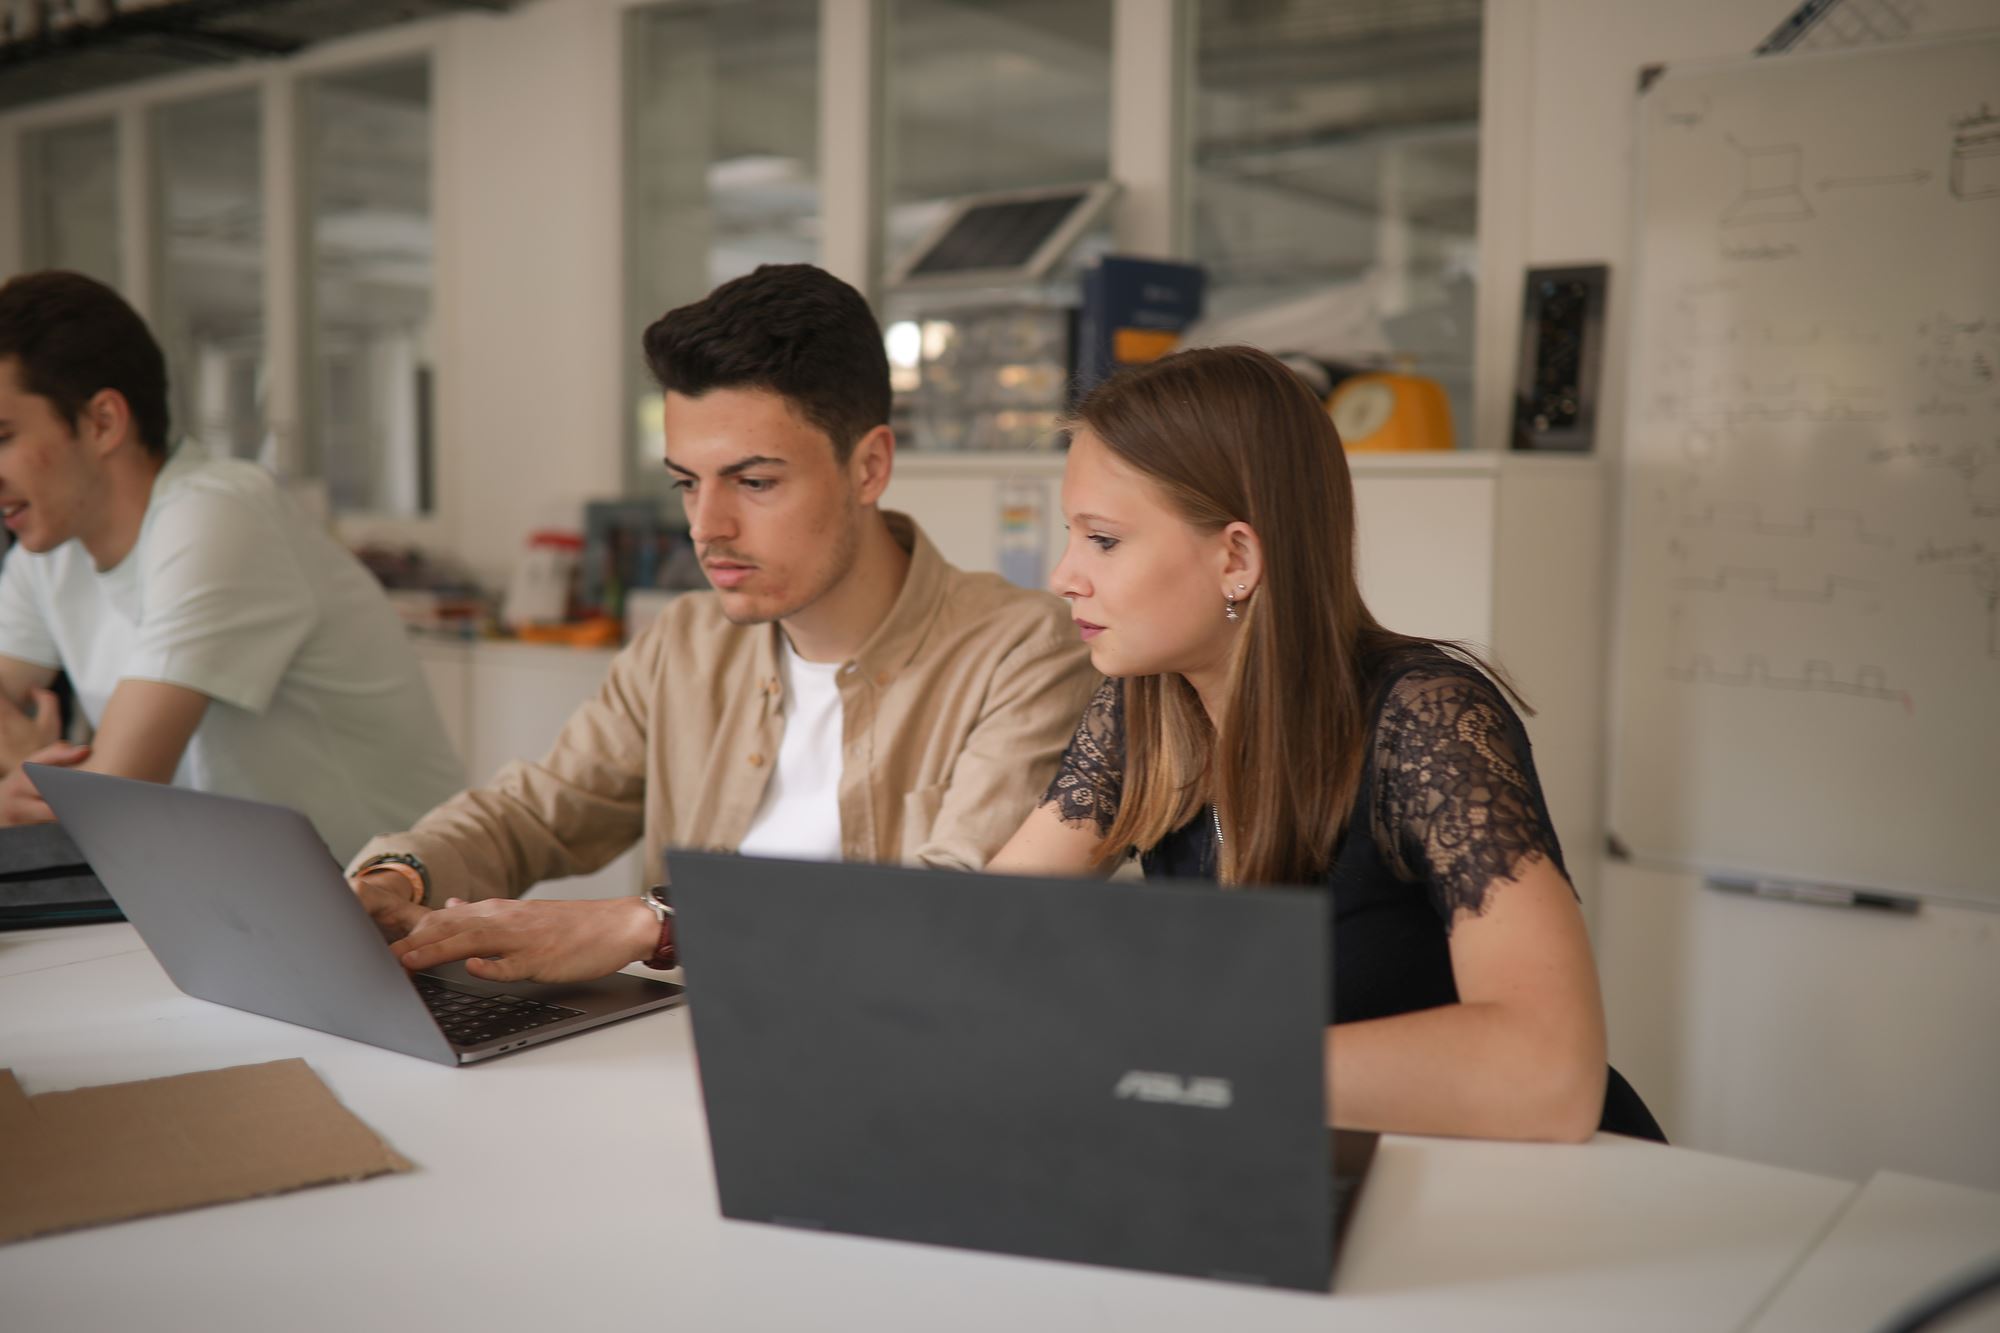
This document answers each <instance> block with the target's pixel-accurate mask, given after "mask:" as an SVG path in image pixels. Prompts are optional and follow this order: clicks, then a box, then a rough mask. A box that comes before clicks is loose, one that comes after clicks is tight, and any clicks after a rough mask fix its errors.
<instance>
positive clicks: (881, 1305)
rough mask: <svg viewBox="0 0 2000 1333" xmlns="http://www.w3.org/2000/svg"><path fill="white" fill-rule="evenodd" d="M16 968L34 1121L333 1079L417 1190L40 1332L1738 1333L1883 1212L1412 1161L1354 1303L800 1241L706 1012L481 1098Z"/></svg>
mask: <svg viewBox="0 0 2000 1333" xmlns="http://www.w3.org/2000/svg"><path fill="white" fill-rule="evenodd" d="M0 938H4V940H5V943H4V944H0V1065H8V1066H11V1067H12V1068H13V1069H14V1070H15V1072H16V1074H17V1075H18V1076H19V1078H20V1079H21V1082H22V1084H23V1085H24V1086H25V1088H26V1090H27V1091H28V1092H30V1093H36V1092H44V1091H50V1090H54V1089H60V1088H69V1087H76V1086H82V1085H87V1084H96V1083H109V1082H118V1081H123V1080H127V1079H135V1078H147V1077H153V1076H158V1075H164V1074H175V1073H184V1072H187V1071H190V1070H197V1069H209V1068H216V1067H220V1066H224V1065H232V1064H243V1063H249V1062H253V1061H261V1060H273V1059H279V1058H283V1057H288V1056H302V1057H304V1058H305V1059H306V1060H307V1061H309V1062H310V1063H311V1064H312V1066H313V1068H314V1069H315V1070H317V1071H318V1073H319V1074H320V1076H321V1077H322V1078H324V1079H325V1080H326V1082H327V1083H328V1085H329V1086H331V1087H332V1088H333V1090H334V1092H335V1093H336V1094H338V1095H339V1096H340V1098H341V1099H342V1100H343V1101H344V1102H346V1104H347V1105H348V1106H349V1107H351V1108H352V1109H353V1110H354V1111H355V1112H356V1113H357V1114H358V1115H360V1116H361V1117H362V1118H363V1119H364V1120H366V1121H367V1122H368V1123H369V1124H370V1125H371V1126H373V1127H374V1128H375V1129H376V1131H377V1132H379V1133H380V1134H382V1135H383V1137H385V1138H386V1139H388V1140H389V1142H390V1143H392V1144H393V1145H394V1146H395V1147H396V1148H397V1149H398V1150H399V1151H401V1152H402V1153H404V1154H405V1155H407V1156H408V1157H410V1158H411V1159H412V1160H414V1161H415V1162H416V1163H417V1164H418V1169H417V1170H416V1171H415V1172H413V1173H411V1174H408V1175H403V1176H393V1177H384V1178H380V1179H376V1180H371V1181H365V1182H362V1183H360V1184H352V1185H337V1186H332V1187H329V1188H325V1189H317V1190H308V1191H304V1192H301V1193H298V1194H292V1195H286V1196H282V1197H279V1198H272V1199H258V1200H253V1201H249V1202H245V1203H234V1204H227V1205H224V1206H220V1207H215V1208H209V1209H203V1210H200V1211H197V1212H192V1213H182V1214H178V1215H175V1216H171V1217H162V1218H152V1219H147V1220H142V1221H138V1222H130V1223H124V1224H121V1225H118V1226H113V1227H102V1228H97V1229H94V1230H89V1231H81V1232H74V1233H71V1234H68V1235H62V1236H52V1237H45V1238H43V1239H40V1240H34V1241H28V1242H24V1243H21V1244H17V1245H12V1246H6V1247H0V1327H4V1328H5V1329H7V1330H8V1331H9V1333H39V1331H40V1330H49V1329H63V1330H71V1329H74V1330H92V1331H93V1333H95V1331H96V1330H106V1329H123V1328H131V1329H141V1328H143V1329H147V1330H155V1329H158V1330H168V1329H189V1330H201V1331H202V1333H216V1331H218V1330H232V1329H258V1330H264V1329H274V1330H275V1329H285V1330H294V1329H362V1328H382V1327H393V1328H399V1329H424V1328H448V1329H455V1328H478V1329H480V1330H482V1333H485V1331H486V1330H510V1329H523V1330H526V1329H536V1330H543V1329H550V1328H557V1329H568V1328H577V1327H583V1326H590V1327H597V1328H612V1329H616V1328H621V1327H623V1328H641V1327H665V1328H677V1329H684V1330H701V1331H702V1333H706V1331H707V1330H718V1329H721V1330H727V1329H742V1330H746V1331H748V1330H757V1331H759V1333H762V1331H764V1330H778V1329H783V1330H794V1329H816V1328H853V1329H867V1330H871V1331H873V1330H890V1329H911V1330H923V1331H924V1333H935V1331H936V1330H940V1329H951V1330H996V1331H998V1330H1006V1331H1007V1333H1019V1331H1022V1330H1030V1329H1032V1330H1037V1333H1040V1330H1045V1329H1123V1328H1145V1329H1148V1330H1153V1331H1156V1333H1197V1331H1198V1333H1217V1330H1236V1329H1249V1328H1254V1329H1257V1330H1259V1331H1260V1333H1262V1331H1263V1330H1272V1331H1274V1333H1283V1331H1284V1330H1293V1329H1298V1330H1305V1329H1313V1330H1324V1329H1327V1328H1329V1327H1337V1328H1339V1329H1341V1330H1342V1331H1343V1333H1369V1331H1371V1330H1425V1331H1426V1333H1428V1331H1429V1330H1436V1329H1455V1328H1478V1329H1483V1330H1522V1331H1523V1333H1529V1331H1530V1330H1532V1333H1556V1331H1557V1330H1563V1329H1576V1330H1587V1331H1588V1333H1602V1331H1603V1330H1606V1329H1619V1330H1647V1329H1659V1330H1663V1331H1664V1330H1672V1331H1673V1333H1687V1330H1700V1329H1716V1330H1732V1329H1735V1328H1737V1327H1738V1326H1740V1325H1741V1324H1742V1323H1743V1321H1744V1320H1746V1319H1747V1318H1749V1316H1750V1314H1751V1312H1752V1311H1753V1310H1755V1309H1756V1308H1757V1307H1758V1306H1759V1305H1760V1303H1761V1302H1763V1301H1764V1300H1765V1298H1766V1297H1767V1295H1768V1294H1769V1292H1770V1291H1771V1290H1772V1288H1773V1287H1775V1286H1776V1285H1777V1283H1778V1282H1779V1280H1780V1279H1781V1278H1782V1277H1783V1276H1784V1275H1785V1274H1786V1273H1787V1272H1789V1271H1790V1270H1791V1269H1792V1268H1793V1267H1794V1266H1795V1265H1796V1264H1797V1262H1798V1260H1799V1257H1800V1256H1801V1255H1803V1254H1804V1253H1805V1251H1806V1249H1807V1247H1808V1246H1809V1245H1810V1244H1811V1243H1812V1242H1813V1240H1814V1239H1815V1238H1816V1237H1818V1236H1819V1235H1820V1234H1821V1233H1822V1232H1823V1231H1824V1229H1825V1228H1826V1225H1827V1223H1828V1221H1829V1220H1830V1219H1831V1218H1832V1217H1833V1216H1834V1214H1835V1213H1836V1211H1837V1210H1838V1209H1839V1207H1840V1205H1841V1203H1842V1202H1843V1200H1845V1199H1846V1198H1847V1197H1848V1195H1849V1194H1850V1193H1851V1191H1852V1186H1851V1185H1849V1184H1848V1183H1847V1182H1844V1181H1836V1180H1828V1179H1824V1178H1821V1177H1818V1176H1810V1175H1803V1174H1800V1173H1798V1172H1793V1171H1784V1170H1779V1169H1775V1168H1769V1167H1762V1166H1756V1165H1752V1164H1749V1163H1744V1162H1736V1161H1730V1160H1727V1159H1724V1158H1718V1157H1710V1156H1706V1155H1703V1154H1700V1153H1694V1152H1689V1151H1685V1150H1681V1149H1672V1148H1661V1147H1659V1146H1657V1145H1650V1144H1642V1143H1637V1142H1633V1141H1629V1140H1621V1139H1616V1138H1600V1139H1598V1140H1597V1141H1595V1142H1593V1143H1590V1144H1585V1145H1582V1146H1576V1147H1540V1146H1526V1145H1516V1144H1497V1143H1471V1142H1454V1141H1447V1140H1430V1139H1414V1138H1400V1137H1391V1138H1387V1139H1385V1140H1384V1141H1383V1144H1382V1147H1381V1150H1380V1153H1379V1155H1378V1157H1377V1160H1376V1165H1375V1169H1374V1172H1373V1174H1372V1175H1371V1176H1370V1178H1369V1180H1368V1183H1367V1185H1366V1186H1365V1187H1364V1190H1363V1193H1362V1197H1361V1203H1360V1208H1359V1211H1358V1213H1357V1215H1356V1217H1355V1219H1354V1222H1353V1227H1352V1229H1351V1231H1350V1232H1349V1239H1348V1247H1347V1250H1346V1253H1345V1254H1344V1256H1343V1258H1342V1260H1341V1264H1340V1268H1339V1271H1338V1274H1337V1277H1336V1293H1337V1294H1335V1295H1333V1296H1331V1297H1326V1296H1313V1295H1301V1294H1297V1293H1290V1292H1271V1291H1262V1290H1257V1289H1253V1288H1245V1287H1235V1286H1228V1285H1224V1284H1220V1283H1213V1282H1202V1281H1195V1280H1191V1279H1181V1278H1168V1277H1155V1276H1149V1275H1145V1274H1136V1273H1125V1272H1119V1271H1115V1270H1110V1269H1098V1268H1089V1267H1084V1266H1081V1265H1073V1264H1061V1263H1050V1262H1043V1261H1038V1260H1028V1259H1016V1258H1009V1257H1004V1256H996V1255H986V1254H975V1253H970V1252H965V1251H958V1250H948V1249H943V1248H936V1247H930V1246H922V1245H909V1244H900V1243H893V1242H887V1241H876V1240H865V1239H860V1238H855V1237H847V1236H838V1235H826V1234H813V1233H806V1232H799V1231H790V1230H785V1229H782V1228H778V1227H770V1226H761V1225H754V1224H747V1223H740V1222H726V1221H724V1220H722V1219H721V1218H720V1217H719V1216H718V1214H717V1212H716V1203H715V1184H714V1178H713V1175H712V1172H711V1170H710V1167H709V1158H708V1144H707V1137H706V1132H705V1130H704V1127H703V1121H702V1112H701V1104H700V1096H699V1092H698V1089H697V1086H696V1082H695V1071H694V1062H693V1053H692V1045H691V1042H690V1038H689V1029H688V1022H687V1015H686V1013H685V1012H683V1011H673V1012H668V1013H662V1014H652V1015H648V1016H646V1017H642V1018H638V1019H633V1020H631V1021H628V1022H626V1023H623V1024H619V1025H617V1026H615V1027H612V1028H609V1029H606V1030H604V1031H600V1032H594V1033H586V1034H584V1035H582V1036H578V1037H574V1038H570V1039H568V1040H565V1041H560V1042H554V1043H551V1044H549V1045H547V1046H542V1047H537V1048H535V1049H533V1050H529V1051H525V1052H521V1053H519V1054H515V1055H510V1056H507V1057H505V1058H503V1059H499V1060H495V1061H492V1062H491V1063H489V1064H482V1065H478V1066H475V1067H472V1068H468V1069H451V1068H446V1067H444V1066H440V1065H431V1064H426V1063H423V1062H421V1061H417V1060H413V1059H409V1058H406V1057H403V1056H398V1055H393V1054H390V1053H388V1052H385V1051H378V1050H375V1049H373V1048H372V1047H367V1046H361V1045H357V1044H355V1043H352V1042H347V1041H342V1040H340V1039H338V1038H334V1037H328V1036H324V1035H322V1034H319V1033H316V1032H311V1031H308V1030H305V1029H302V1028H296V1027H291V1026H288V1025H286V1024H282V1023H276V1022H272V1021H270V1020H267V1019H262V1018H257V1017H254V1016H251V1015H248V1014H242V1013H238V1012H236V1011H234V1010H230V1009H224V1008H220V1007H218V1006H215V1005H210V1004H206V1003H203V1002H202V1001H199V1000H193V999H189V998H187V997H186V996H183V995H181V994H180V993H179V992H178V991H176V990H175V989H174V988H173V987H172V985H171V984H170V983H169V982H168V981H167V980H166V977H165V975H164V974H163V973H162V972H161V971H160V970H159V967H158V965H157V964H155V963H154V961H153V959H152V956H151V954H149V953H146V952H143V951H140V950H137V949H135V947H134V946H135V945H136V943H137V941H136V937H135V936H134V935H133V933H132V931H131V928H130V927H128V926H91V927H76V928H71V929H68V930H60V931H52V932H42V933H39V934H31V935H21V934H15V935H11V936H5V937H0ZM0 1188H4V1182H0Z"/></svg>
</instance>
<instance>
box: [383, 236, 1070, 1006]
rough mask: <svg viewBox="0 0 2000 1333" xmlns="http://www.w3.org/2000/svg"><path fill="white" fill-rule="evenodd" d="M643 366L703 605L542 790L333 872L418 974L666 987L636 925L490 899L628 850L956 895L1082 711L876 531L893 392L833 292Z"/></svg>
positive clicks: (917, 555) (850, 302) (771, 270)
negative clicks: (945, 875) (699, 569)
mask: <svg viewBox="0 0 2000 1333" xmlns="http://www.w3.org/2000/svg"><path fill="white" fill-rule="evenodd" d="M645 348H646V358H647V361H648V363H649V364H650V365H651V367H652V370H653V374H654V376H655V377H656V378H657V379H658V380H659V382H660V385H661V387H662V388H663V389H664V390H665V391H666V402H665V427H666V428H665V445H666V460H665V461H666V467H667V470H668V472H670V473H671V474H672V476H673V478H674V484H675V486H676V487H677V488H678V489H679V490H680V491H681V493H682V495H683V497H684V499H685V500H686V504H687V516H688V528H689V535H690V536H691V537H692V538H693V540H694V544H695V548H696V551H697V552H698V553H699V555H700V557H701V562H702V566H703V568H704V569H706V570H707V571H708V577H709V581H710V582H711V583H712V584H713V585H714V589H715V590H714V591H713V592H709V593H698V594H689V595H687V596H685V597H681V598H679V599H678V600H676V601H675V602H673V603H672V604H671V605H670V606H669V607H668V609H667V610H666V611H664V612H663V613H662V614H661V616H660V618H659V619H658V620H657V621H656V622H655V623H654V624H653V626H652V627H651V628H650V629H648V630H647V631H646V632H645V633H644V634H642V635H641V636H639V638H638V639H636V640H635V641H634V642H633V643H632V644H631V645H630V646H629V647H627V648H626V649H625V651H624V652H622V653H620V654H619V656H618V658H617V660H616V661H615V662H614V663H613V664H612V667H611V670H610V674H609V676H608V677H607V678H606V680H605V682H604V685H603V688H602V689H600V690H599V691H598V693H597V696H596V697H595V698H594V699H592V700H591V701H590V702H589V703H587V704H585V705H584V706H583V707H582V708H580V709H579V710H578V711H577V712H576V714H575V715H574V716H573V717H572V718H571V719H570V721H569V723H568V725H567V726H565V728H564V729H563V731H562V734H561V735H560V736H558V737H557V738H556V742H555V746H554V748H553V749H551V750H550V751H549V753H548V755H547V757H546V758H544V759H543V760H542V761H541V762H540V763H538V764H520V763H516V764H510V765H508V766H507V767H506V768H504V769H502V770H501V772H500V774H499V776H498V777H496V778H495V779H494V781H493V784H492V785H491V786H489V787H484V788H480V789H478V790H474V791H469V792H466V793H464V794H463V795H461V796H458V797H457V798H455V799H454V800H452V801H451V802H450V803H448V804H446V805H445V806H443V807H441V808H440V809H438V810H435V811H433V812H432V813H431V814H430V815H428V816H426V817H425V818H424V819H423V820H422V821H421V822H420V823H419V824H418V825H417V826H416V828H414V829H412V830H411V831H410V832H409V833H407V834H404V835H401V836H398V837H390V838H380V839H377V840H376V841H375V842H374V843H372V844H370V845H369V847H368V848H367V849H366V850H365V851H364V853H363V855H362V856H361V857H359V858H357V860H356V862H355V865H354V871H355V872H356V878H355V888H356V892H358V893H359V894H360V895H361V897H362V900H363V902H364V903H366V904H367V906H368V908H369V911H370V912H371V913H372V914H373V915H374V917H375V919H376V922H377V924H378V925H380V926H381V927H382V929H383V932H384V934H385V935H388V936H389V937H391V938H392V939H394V940H395V941H396V943H395V946H394V947H395V949H396V952H397V953H398V954H399V955H400V956H401V958H402V960H403V963H404V964H405V965H406V966H407V967H409V968H411V969H413V970H415V969H422V968H427V967H435V966H437V965H439V964H441V963H445V962H452V961H456V960H460V959H464V960H466V963H467V967H468V969H469V970H471V971H472V972H473V974H474V975H476V976H479V977H483V978H486V979H488V980H494V981H508V980H526V979H533V980H542V981H569V980H581V979H585V978H589V977H596V976H602V975H604V974H606V973H609V972H614V971H616V970H617V969H619V968H620V967H623V966H625V965H627V964H629V963H633V962H639V961H648V962H653V963H655V964H656V965H666V964H668V963H669V961H670V959H671V957H672V954H671V919H670V918H668V917H667V916H666V915H665V912H664V910H663V909H662V908H661V907H660V906H659V905H657V904H649V901H648V899H647V898H645V897H644V896H641V897H632V898H620V899H610V900H603V901H593V902H562V901H536V902H517V901H513V900H512V899H513V898H514V897H515V896H516V895H519V894H520V893H522V892H523V891H525V890H526V889H528V888H529V887H531V886H532V885H534V884H535V883H537V882H539V881H541V880H544V879H551V878H555V877H557V876H563V875H575V874H581V873H587V872H589V871H592V870H595V869H597V868H598V867H600V866H603V865H605V864H606V863H608V862H609V861H610V860H611V859H612V858H613V857H615V856H617V855H618V854H619V853H621V852H623V851H624V850H625V849H626V848H628V847H629V846H631V845H632V842H633V840H634V839H637V838H641V837H643V838H644V840H645V852H646V873H647V875H648V877H649V879H650V880H651V881H653V882H658V881H660V880H661V879H662V878H663V855H662V854H663V853H664V852H665V851H666V850H667V849H669V848H672V847H696V846H699V847H704V848H711V849H714V850H717V851H742V852H746V853H759V854H763V855H775V856H791V857H820V858H829V859H831V858H844V859H848V860H867V861H905V862H918V863H922V864H926V865H937V866H955V867H962V868H965V869H978V868H980V867H982V866H984V865H985V863H986V859H987V858H988V857H989V856H991V855H992V854H993V852H994V851H995V850H997V849H998V848H999V846H1000V845H1001V844H1002V843H1003V842H1005V841H1006V840H1007V837H1008V835H1009V834H1010V833H1011V832H1012V831H1013V829H1014V828H1015V827H1016V826H1018V825H1019V823H1020V821H1021V820H1022V819H1023V818H1024V817H1025V816H1026V815H1027V812H1028V811H1029V809H1030V808H1032V806H1033V805H1034V803H1035V800H1036V798H1037V797H1038V796H1040V794H1041V792H1042V789H1043V788H1044V787H1045V786H1046V785H1047V783H1048V780H1049V777H1050V775H1051V773H1052V772H1053V771H1054V767H1055V762H1056V759H1057V756H1058V755H1060V754H1061V752H1062V749H1063V746H1064V744H1065V743H1066V742H1067V741H1068V739H1069V737H1070V733H1071V732H1072V731H1074V730H1075V728H1076V720H1077V718H1078V717H1079V716H1080V715H1081V712H1082V709H1083V706H1084V703H1085V701H1086V700H1087V699H1088V698H1089V696H1090V693H1091V691H1092V689H1093V688H1094V686H1095V684H1096V676H1095V673H1094V672H1093V671H1092V670H1091V667H1090V662H1089V658H1088V655H1087V654H1086V653H1085V652H1084V651H1083V646H1082V643H1081V641H1080V640H1079V639H1078V637H1077V635H1076V631H1075V629H1074V628H1073V627H1072V625H1071V624H1070V618H1069V614H1068V612H1067V610H1065V609H1064V607H1063V605H1062V603H1061V602H1059V601H1057V600H1056V599H1055V598H1053V597H1051V596H1049V595H1048V594H1046V593H1042V592H1029V591H1027V590H1025V589H1020V588H1016V587H1014V586H1012V585H1011V584H1009V583H1007V582H1005V581H1004V580H1002V579H1000V578H998V577H996V576H993V575H990V574H965V573H962V572H960V571H958V570H956V569H953V568H952V567H951V566H949V565H947V564H946V563H945V562H944V561H943V560H942V559H941V558H940V557H939V556H938V553H937V551H936V549H935V548H934V547H932V545H931V544H930V542H929V541H928V540H926V539H925V537H924V535H923V533H922V532H920V531H919V530H918V529H917V527H916V525H915V524H914V523H912V522H911V521H910V520H909V519H908V518H906V517H904V516H902V515H900V514H892V513H885V512H883V511H882V510H880V509H878V508H877V507H876V502H877V500H879V499H880V498H881V495H882V492H883V490H884V489H885V488H886V487H887V486H888V484H889V474H890V469H891V466H892V464H893V462H894V456H895V438H894V436H893V435H892V434H891V432H890V429H889V426H888V420H889V397H890V391H889V363H888V358H887V356H886V355H885V353H884V351H883V346H882V335H881V331H880V329H879V328H877V326H876V323H875V317H874V315H873V314H872V313H871V312H870V311H869V309H868V305H867V302H865V301H864V300H862V298H861V295H860V293H858V292H856V291H855V290H854V289H853V288H852V287H849V286H848V285H847V284H846V283H844V282H841V281H840V280H839V279H837V278H835V277H833V276H831V275H830V274H827V273H825V272H822V271H821V270H819V269H817V268H813V267H812V266H810V265H806V264H792V265H766V266H765V267H763V268H760V269H758V270H757V271H756V272H755V273H753V274H751V275H749V276H748V277H743V278H738V279H736V280H735V281H733V282H729V283H725V284H724V285H723V286H721V287H719V288H717V289H716V290H715V291H714V292H712V293H711V294H710V295H709V296H708V297H707V299H705V300H702V301H698V302H695V303H694V304H692V305H688V306H683V307H681V308H680V309H677V310H673V311H670V312H669V313H668V314H667V315H665V316H664V317H663V318H661V319H660V320H659V322H657V323H656V324H654V325H653V326H652V327H651V328H650V329H648V330H647V331H646V338H645ZM385 858H386V859H385ZM455 899H479V900H481V901H473V902H460V903H456V904H453V903H452V900H455ZM437 904H447V905H446V906H444V908H443V910H430V909H431V908H432V907H433V906H434V905H437Z"/></svg>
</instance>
